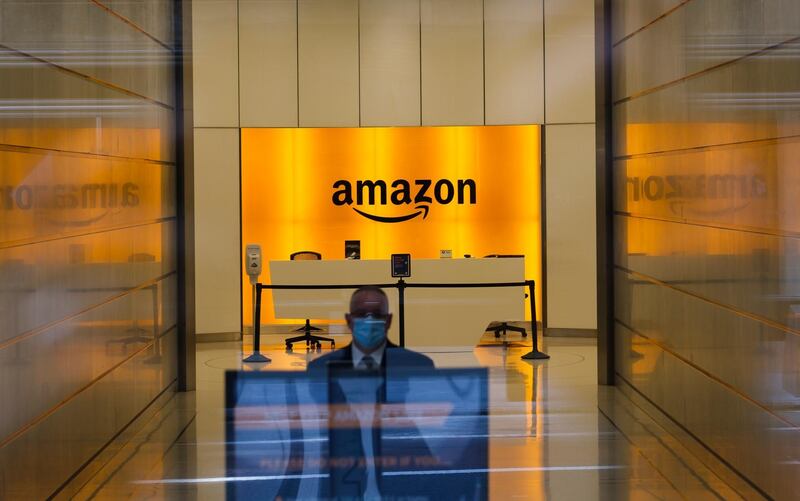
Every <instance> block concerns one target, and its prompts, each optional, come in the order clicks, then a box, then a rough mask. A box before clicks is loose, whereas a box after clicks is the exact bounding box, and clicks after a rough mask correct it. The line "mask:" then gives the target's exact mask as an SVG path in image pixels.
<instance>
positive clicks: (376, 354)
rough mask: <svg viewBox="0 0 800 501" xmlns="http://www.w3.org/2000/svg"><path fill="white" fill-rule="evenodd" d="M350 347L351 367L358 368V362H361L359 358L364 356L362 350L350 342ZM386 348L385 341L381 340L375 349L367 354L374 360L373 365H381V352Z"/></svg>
mask: <svg viewBox="0 0 800 501" xmlns="http://www.w3.org/2000/svg"><path fill="white" fill-rule="evenodd" d="M350 347H351V348H352V352H353V367H355V368H358V364H360V363H361V360H362V359H363V358H364V357H365V356H366V355H365V354H364V352H362V351H361V350H359V349H358V346H356V343H350ZM384 350H386V341H384V342H383V344H381V345H380V346H379V347H378V348H377V349H376V350H375V351H373V352H372V353H370V354H369V356H370V357H372V360H374V361H375V367H380V366H381V361H382V360H383V352H384Z"/></svg>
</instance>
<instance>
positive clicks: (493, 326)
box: [483, 254, 535, 339]
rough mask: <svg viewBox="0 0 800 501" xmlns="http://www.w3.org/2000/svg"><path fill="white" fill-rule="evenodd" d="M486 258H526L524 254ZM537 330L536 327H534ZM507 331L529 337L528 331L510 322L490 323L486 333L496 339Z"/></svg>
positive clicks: (492, 255) (495, 255) (526, 295)
mask: <svg viewBox="0 0 800 501" xmlns="http://www.w3.org/2000/svg"><path fill="white" fill-rule="evenodd" d="M483 257H484V258H488V257H496V258H507V257H525V256H524V255H522V254H488V255H486V256H483ZM525 298H526V299H527V298H528V294H527V293H526V294H525ZM533 328H534V329H535V327H533ZM506 331H511V332H519V333H520V334H522V337H528V331H526V330H525V329H524V328H523V327H517V326H516V325H511V324H509V323H508V322H490V323H489V327H487V328H486V332H494V337H495V339H497V338H499V337H500V334H502V335H503V336H505V335H506Z"/></svg>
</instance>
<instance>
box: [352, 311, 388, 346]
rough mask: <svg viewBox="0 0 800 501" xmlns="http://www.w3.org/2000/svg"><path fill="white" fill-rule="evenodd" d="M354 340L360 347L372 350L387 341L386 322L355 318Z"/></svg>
mask: <svg viewBox="0 0 800 501" xmlns="http://www.w3.org/2000/svg"><path fill="white" fill-rule="evenodd" d="M353 339H355V340H356V342H357V343H358V345H359V346H361V347H363V348H365V349H367V350H372V349H375V348H377V347H378V346H380V345H381V343H383V342H384V341H385V340H386V320H383V319H380V318H373V317H354V318H353Z"/></svg>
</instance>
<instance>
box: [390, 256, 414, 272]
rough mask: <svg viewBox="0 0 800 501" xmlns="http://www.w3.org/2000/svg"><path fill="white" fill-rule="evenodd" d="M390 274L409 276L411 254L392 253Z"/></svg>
mask: <svg viewBox="0 0 800 501" xmlns="http://www.w3.org/2000/svg"><path fill="white" fill-rule="evenodd" d="M392 276H393V277H410V276H411V254H392Z"/></svg>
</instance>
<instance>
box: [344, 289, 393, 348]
mask: <svg viewBox="0 0 800 501" xmlns="http://www.w3.org/2000/svg"><path fill="white" fill-rule="evenodd" d="M344 318H345V320H347V326H348V327H349V328H350V332H352V333H353V342H354V343H355V344H356V346H358V349H359V350H361V351H362V352H364V353H371V352H373V351H375V350H376V349H377V348H379V347H380V346H381V345H383V343H385V342H386V334H387V332H389V326H390V325H391V324H392V314H391V313H389V298H388V297H386V293H385V292H383V290H381V289H380V288H378V287H373V286H371V285H368V286H364V287H360V288H359V289H358V290H356V291H355V292H354V293H353V295H352V296H351V297H350V312H349V313H346V314H345V316H344ZM379 331H380V332H379ZM370 333H371V335H370ZM379 334H380V339H379V340H378V341H379V342H376V341H375V338H377V337H378V336H379Z"/></svg>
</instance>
